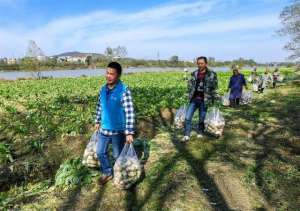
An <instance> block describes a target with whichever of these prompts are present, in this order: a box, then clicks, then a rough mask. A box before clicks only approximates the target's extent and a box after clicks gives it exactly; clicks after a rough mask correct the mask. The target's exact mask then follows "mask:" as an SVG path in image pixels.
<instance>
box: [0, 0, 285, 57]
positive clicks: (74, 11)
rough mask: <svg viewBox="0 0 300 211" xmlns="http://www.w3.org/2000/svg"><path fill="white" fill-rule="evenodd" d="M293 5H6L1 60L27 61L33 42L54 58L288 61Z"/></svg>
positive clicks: (214, 0) (210, 0)
mask: <svg viewBox="0 0 300 211" xmlns="http://www.w3.org/2000/svg"><path fill="white" fill-rule="evenodd" d="M288 3H289V0H200V1H184V0H180V1H164V0H151V1H145V0H130V1H125V0H115V1H108V0H104V1H102V0H69V1H67V0H60V1H54V0H43V1H40V0H0V57H4V56H6V57H12V56H15V57H21V56H24V54H25V51H26V47H27V45H28V40H35V41H36V42H37V44H38V45H39V46H40V47H41V48H42V50H43V51H44V52H45V54H46V55H53V54H58V53H62V52H66V51H82V52H96V53H103V52H104V50H105V48H106V46H112V47H115V46H117V45H125V46H126V47H127V49H128V56H130V57H136V58H145V59H150V58H156V57H157V53H158V52H159V55H160V58H169V57H171V56H172V55H178V56H179V57H180V58H181V59H192V58H194V57H196V56H199V55H206V56H212V57H215V58H216V59H218V60H231V59H235V58H239V57H244V58H252V59H255V60H256V61H259V62H270V61H284V60H285V58H286V57H287V55H288V54H287V52H286V51H284V50H283V45H284V43H285V42H286V40H285V39H283V38H280V37H278V36H277V35H276V33H275V31H276V30H277V29H278V28H279V27H280V21H279V14H280V11H281V10H282V8H283V7H284V6H286V5H288Z"/></svg>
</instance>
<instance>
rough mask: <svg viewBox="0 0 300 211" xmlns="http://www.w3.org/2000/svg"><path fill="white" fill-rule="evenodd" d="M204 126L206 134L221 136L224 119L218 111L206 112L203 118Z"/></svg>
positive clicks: (215, 109)
mask: <svg viewBox="0 0 300 211" xmlns="http://www.w3.org/2000/svg"><path fill="white" fill-rule="evenodd" d="M204 124H205V130H206V132H208V133H210V134H212V135H214V136H217V137H220V136H222V135H223V130H224V126H225V119H224V117H223V116H222V114H221V113H220V110H219V109H217V108H213V109H212V111H210V112H208V113H207V115H206V117H205V120H204Z"/></svg>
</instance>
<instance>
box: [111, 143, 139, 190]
mask: <svg viewBox="0 0 300 211" xmlns="http://www.w3.org/2000/svg"><path fill="white" fill-rule="evenodd" d="M140 176H141V165H140V162H139V160H138V158H137V156H136V153H135V151H134V148H133V145H132V144H125V146H124V148H123V150H122V152H121V154H120V156H119V157H118V159H117V161H116V163H115V165H114V181H113V182H114V184H115V185H116V186H117V187H118V188H120V189H128V188H130V187H131V186H132V185H133V184H134V183H135V182H136V181H137V180H138V179H139V178H140Z"/></svg>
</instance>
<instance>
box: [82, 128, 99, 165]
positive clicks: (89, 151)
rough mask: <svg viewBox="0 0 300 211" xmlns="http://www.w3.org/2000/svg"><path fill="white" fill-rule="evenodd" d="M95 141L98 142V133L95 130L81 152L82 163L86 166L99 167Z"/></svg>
mask: <svg viewBox="0 0 300 211" xmlns="http://www.w3.org/2000/svg"><path fill="white" fill-rule="evenodd" d="M97 142H98V133H97V132H95V133H94V134H93V135H92V137H91V139H90V141H89V143H88V144H87V146H86V148H85V150H84V154H83V159H82V164H83V165H86V166H88V167H92V168H95V167H99V166H100V162H99V160H98V158H97V154H96V147H97Z"/></svg>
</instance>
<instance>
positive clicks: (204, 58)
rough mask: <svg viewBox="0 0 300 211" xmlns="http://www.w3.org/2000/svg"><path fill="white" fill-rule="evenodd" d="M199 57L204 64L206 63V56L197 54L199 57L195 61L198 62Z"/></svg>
mask: <svg viewBox="0 0 300 211" xmlns="http://www.w3.org/2000/svg"><path fill="white" fill-rule="evenodd" d="M200 59H203V60H204V62H205V64H207V57H206V56H199V57H198V58H197V62H198V61H199V60H200Z"/></svg>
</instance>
